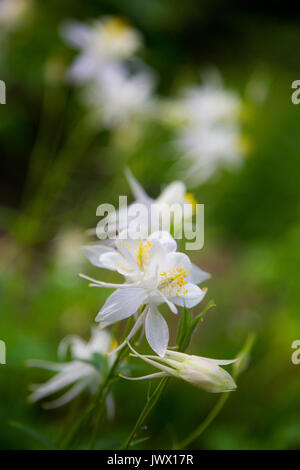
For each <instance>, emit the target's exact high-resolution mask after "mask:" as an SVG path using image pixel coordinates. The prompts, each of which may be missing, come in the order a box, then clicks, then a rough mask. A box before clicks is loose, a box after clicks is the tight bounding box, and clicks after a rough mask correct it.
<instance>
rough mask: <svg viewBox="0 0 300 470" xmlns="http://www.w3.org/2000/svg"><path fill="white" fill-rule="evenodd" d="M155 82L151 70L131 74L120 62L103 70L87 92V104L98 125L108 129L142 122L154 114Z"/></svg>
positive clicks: (111, 64)
mask: <svg viewBox="0 0 300 470" xmlns="http://www.w3.org/2000/svg"><path fill="white" fill-rule="evenodd" d="M153 88H154V79H153V76H152V74H151V73H150V72H149V70H148V69H144V70H140V71H137V73H131V72H130V71H129V70H128V67H126V66H125V65H124V64H123V63H121V62H114V63H110V64H108V65H106V66H104V67H103V68H102V70H101V71H100V73H98V74H97V76H96V77H95V78H94V80H93V81H92V82H91V85H90V86H89V87H87V88H86V90H85V92H84V101H85V104H86V105H87V106H88V107H89V108H90V109H91V110H92V111H93V112H94V116H93V119H94V120H95V122H96V123H97V122H99V121H100V122H103V123H104V125H105V126H107V127H115V126H122V125H126V124H128V123H129V122H130V121H131V120H137V119H138V120H139V122H140V120H143V119H144V118H145V117H146V116H149V114H150V113H151V111H152V109H153V106H154V100H153V97H152V91H153Z"/></svg>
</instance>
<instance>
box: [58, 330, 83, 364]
mask: <svg viewBox="0 0 300 470" xmlns="http://www.w3.org/2000/svg"><path fill="white" fill-rule="evenodd" d="M69 347H70V348H71V351H72V355H73V357H77V358H81V359H88V357H89V354H88V350H87V343H86V341H84V340H83V339H82V338H80V336H77V335H68V336H66V337H65V338H63V339H62V340H61V342H60V343H59V346H58V355H59V357H65V356H66V354H67V351H68V348H69Z"/></svg>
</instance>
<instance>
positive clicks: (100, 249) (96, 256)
mask: <svg viewBox="0 0 300 470" xmlns="http://www.w3.org/2000/svg"><path fill="white" fill-rule="evenodd" d="M81 249H82V251H83V253H84V254H85V256H86V257H87V259H88V260H89V261H90V262H91V263H92V264H93V265H94V266H98V267H99V268H103V265H102V263H101V262H100V256H101V255H103V254H104V253H111V252H113V251H114V249H113V248H111V247H109V246H107V245H105V244H104V243H103V244H100V243H99V245H90V246H82V247H81Z"/></svg>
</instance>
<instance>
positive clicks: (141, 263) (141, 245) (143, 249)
mask: <svg viewBox="0 0 300 470" xmlns="http://www.w3.org/2000/svg"><path fill="white" fill-rule="evenodd" d="M125 246H127V248H131V249H133V251H134V259H135V261H136V264H137V265H138V267H139V268H140V270H141V271H144V269H145V265H146V263H147V261H148V259H149V256H150V253H151V247H152V243H151V242H150V241H149V240H147V241H143V240H142V239H141V238H139V240H138V243H137V245H136V246H132V245H130V243H125Z"/></svg>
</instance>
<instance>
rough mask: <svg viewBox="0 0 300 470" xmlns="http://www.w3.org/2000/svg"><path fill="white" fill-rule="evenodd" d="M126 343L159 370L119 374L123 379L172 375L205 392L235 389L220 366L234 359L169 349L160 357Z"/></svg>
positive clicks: (234, 385)
mask: <svg viewBox="0 0 300 470" xmlns="http://www.w3.org/2000/svg"><path fill="white" fill-rule="evenodd" d="M128 345H129V347H130V349H131V350H132V351H133V353H134V356H136V357H139V358H140V359H142V360H143V361H145V362H147V363H149V364H151V365H153V366H154V367H157V368H158V369H160V370H161V372H158V373H154V374H150V375H146V376H144V377H124V375H122V374H120V376H121V377H123V378H125V379H128V380H143V379H152V378H158V377H168V376H173V377H176V378H178V379H182V380H185V381H186V382H189V383H191V384H192V385H195V386H196V387H198V388H201V389H203V390H205V391H206V392H211V393H221V392H230V391H232V390H235V389H236V384H235V382H234V380H233V378H232V377H231V375H230V374H229V373H228V372H227V371H226V370H224V369H223V368H222V367H220V366H224V365H228V364H232V363H233V362H234V360H229V361H228V360H218V359H209V358H206V357H200V356H191V355H189V354H184V353H181V352H177V351H169V350H167V351H166V354H165V356H164V357H163V358H162V357H157V356H150V355H142V354H139V353H138V352H137V351H135V350H134V349H133V347H132V346H131V345H130V344H129V343H128Z"/></svg>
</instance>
